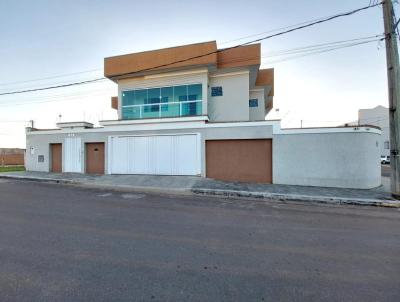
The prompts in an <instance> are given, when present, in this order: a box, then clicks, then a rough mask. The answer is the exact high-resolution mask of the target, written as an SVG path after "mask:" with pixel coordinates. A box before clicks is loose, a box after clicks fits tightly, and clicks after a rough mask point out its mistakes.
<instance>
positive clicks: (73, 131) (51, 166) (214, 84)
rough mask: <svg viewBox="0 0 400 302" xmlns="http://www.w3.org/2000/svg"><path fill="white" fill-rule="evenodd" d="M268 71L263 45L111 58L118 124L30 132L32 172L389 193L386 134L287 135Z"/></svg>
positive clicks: (108, 69)
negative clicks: (384, 189)
mask: <svg viewBox="0 0 400 302" xmlns="http://www.w3.org/2000/svg"><path fill="white" fill-rule="evenodd" d="M260 64H261V45H260V44H252V45H247V46H240V47H235V48H228V49H218V48H217V43H216V42H215V41H210V42H204V43H198V44H191V45H184V46H178V47H172V48H165V49H158V50H153V51H146V52H140V53H132V54H127V55H121V56H115V57H109V58H106V59H105V60H104V75H105V77H107V78H108V79H110V80H111V81H113V82H114V83H116V85H118V96H115V97H112V98H111V106H112V107H113V108H114V109H116V110H117V111H118V119H117V120H112V121H100V125H101V127H93V125H92V124H90V123H86V122H84V121H81V122H68V123H58V124H57V127H58V128H57V129H50V130H49V129H35V128H27V132H26V144H27V152H26V169H27V170H28V171H43V172H58V173H65V172H72V173H96V174H152V175H191V176H201V177H209V178H214V179H220V180H229V181H244V182H262V183H275V184H292V185H309V186H330V187H350V188H372V187H376V186H379V185H380V184H381V178H380V162H379V156H380V154H379V153H380V151H379V147H378V141H379V139H380V130H378V129H375V128H372V127H354V128H349V127H336V128H313V129H286V130H284V129H281V127H280V121H279V120H275V121H271V120H269V121H268V120H265V117H266V115H267V114H268V112H269V111H270V110H271V108H272V107H273V96H274V69H261V68H260ZM286 89H291V87H287V88H286ZM307 89H312V88H311V87H309V88H307Z"/></svg>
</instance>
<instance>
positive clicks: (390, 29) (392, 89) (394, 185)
mask: <svg viewBox="0 0 400 302" xmlns="http://www.w3.org/2000/svg"><path fill="white" fill-rule="evenodd" d="M382 7H383V21H384V25H385V41H386V64H387V74H388V88H389V125H390V167H391V170H392V172H391V179H390V188H391V192H392V196H393V197H395V198H397V199H400V154H399V149H400V148H399V142H400V136H399V121H400V83H399V79H400V78H399V54H398V50H397V37H396V26H397V24H396V25H395V24H394V13H393V4H392V0H384V1H383V3H382ZM397 108H399V110H397Z"/></svg>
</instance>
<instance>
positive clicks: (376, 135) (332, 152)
mask: <svg viewBox="0 0 400 302" xmlns="http://www.w3.org/2000/svg"><path fill="white" fill-rule="evenodd" d="M331 129H332V128H331ZM355 129H357V128H355ZM369 129H370V131H367V130H363V129H360V130H354V129H353V128H338V129H333V130H332V131H327V130H318V129H317V130H312V129H311V130H305V129H304V130H303V129H298V130H282V131H281V133H280V134H277V135H274V138H273V182H274V183H276V184H291V185H304V186H323V187H343V188H363V189H368V188H374V187H377V186H379V185H381V170H380V161H379V157H380V147H379V140H380V131H379V130H376V129H372V128H369Z"/></svg>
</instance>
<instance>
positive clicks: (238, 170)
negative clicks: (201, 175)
mask: <svg viewBox="0 0 400 302" xmlns="http://www.w3.org/2000/svg"><path fill="white" fill-rule="evenodd" d="M206 175H207V177H210V178H215V179H221V180H229V181H243V182H260V183H272V140H271V139H248V140H247V139H243V140H209V141H206Z"/></svg>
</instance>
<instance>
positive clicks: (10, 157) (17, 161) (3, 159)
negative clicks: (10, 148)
mask: <svg viewBox="0 0 400 302" xmlns="http://www.w3.org/2000/svg"><path fill="white" fill-rule="evenodd" d="M8 165H10V166H11V165H21V166H23V165H24V154H0V166H8Z"/></svg>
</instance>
